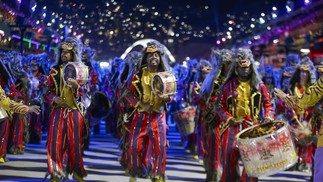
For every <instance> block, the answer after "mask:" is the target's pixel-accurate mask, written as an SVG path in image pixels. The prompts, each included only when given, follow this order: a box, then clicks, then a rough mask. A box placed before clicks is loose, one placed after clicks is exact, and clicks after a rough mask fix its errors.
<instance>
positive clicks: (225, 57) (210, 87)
mask: <svg viewBox="0 0 323 182" xmlns="http://www.w3.org/2000/svg"><path fill="white" fill-rule="evenodd" d="M232 55H233V53H232V51H230V50H227V49H223V50H219V51H215V50H213V51H212V55H211V61H212V65H213V70H212V71H211V72H210V73H209V74H208V75H207V77H206V78H205V80H204V82H203V84H202V86H201V91H200V93H201V97H202V98H203V100H204V101H205V105H206V108H204V109H205V114H204V115H203V120H204V125H205V128H206V130H207V148H206V154H205V159H204V167H205V170H206V180H205V181H208V182H213V181H214V182H215V181H219V180H220V178H221V174H222V166H221V160H220V153H221V152H220V150H221V140H220V124H221V121H220V118H219V116H217V113H216V111H217V107H216V106H215V103H216V102H217V99H218V95H219V92H220V88H221V86H222V83H223V82H224V80H225V78H226V75H227V73H228V71H229V69H230V66H231V63H232Z"/></svg>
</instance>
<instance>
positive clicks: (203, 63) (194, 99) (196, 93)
mask: <svg viewBox="0 0 323 182" xmlns="http://www.w3.org/2000/svg"><path fill="white" fill-rule="evenodd" d="M211 70H212V66H211V63H210V62H209V61H207V60H204V59H201V60H200V62H199V64H198V67H197V71H196V74H195V78H194V82H192V87H191V89H192V90H191V91H190V93H191V95H190V96H191V103H192V105H195V106H196V107H197V109H196V114H195V118H194V119H195V134H196V135H197V137H195V139H196V140H195V141H194V145H195V147H194V148H197V149H198V150H197V152H198V153H197V154H198V155H199V156H200V159H201V161H204V157H205V150H206V148H207V139H206V138H207V135H206V133H207V130H206V128H205V126H204V123H203V115H204V112H203V111H204V110H205V108H206V106H205V102H204V100H203V99H202V98H201V96H200V88H201V86H202V83H203V81H204V79H205V78H206V75H207V74H208V73H209V72H210V71H211Z"/></svg>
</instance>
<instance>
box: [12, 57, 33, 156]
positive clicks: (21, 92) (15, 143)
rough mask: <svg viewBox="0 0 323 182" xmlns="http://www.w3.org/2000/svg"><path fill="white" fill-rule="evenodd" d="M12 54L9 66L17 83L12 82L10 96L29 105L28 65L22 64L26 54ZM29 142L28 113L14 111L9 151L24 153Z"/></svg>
mask: <svg viewBox="0 0 323 182" xmlns="http://www.w3.org/2000/svg"><path fill="white" fill-rule="evenodd" d="M11 56H12V58H11V59H12V61H11V62H10V64H9V68H10V70H11V73H12V75H13V77H14V78H15V83H14V84H10V93H9V94H8V97H9V98H10V99H12V100H14V101H16V102H22V103H23V104H25V105H27V104H28V101H29V99H30V80H29V75H28V73H27V72H25V68H26V66H25V68H24V66H23V64H22V62H23V61H26V60H25V58H24V56H22V55H20V54H19V53H16V52H12V53H11ZM28 67H29V66H27V68H28ZM27 70H28V69H27ZM28 142H29V132H28V119H27V115H25V114H20V113H14V114H13V115H12V119H11V124H10V133H9V141H8V153H10V154H15V155H16V154H23V153H24V149H25V147H26V144H27V143H28Z"/></svg>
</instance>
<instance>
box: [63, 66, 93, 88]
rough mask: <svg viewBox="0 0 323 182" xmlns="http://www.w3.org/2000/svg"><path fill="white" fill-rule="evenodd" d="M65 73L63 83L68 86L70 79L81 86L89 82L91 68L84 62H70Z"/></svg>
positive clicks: (65, 68)
mask: <svg viewBox="0 0 323 182" xmlns="http://www.w3.org/2000/svg"><path fill="white" fill-rule="evenodd" d="M63 71H64V75H63V81H64V83H65V84H66V85H68V84H67V80H68V79H69V78H72V79H75V80H76V81H77V83H78V84H79V85H81V86H82V85H85V84H86V83H87V81H88V80H89V68H88V67H87V66H86V65H85V64H84V63H82V62H69V63H67V64H66V66H65V67H64V69H63Z"/></svg>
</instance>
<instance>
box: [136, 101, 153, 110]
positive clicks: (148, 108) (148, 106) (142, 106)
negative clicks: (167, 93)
mask: <svg viewBox="0 0 323 182" xmlns="http://www.w3.org/2000/svg"><path fill="white" fill-rule="evenodd" d="M139 106H140V107H141V108H142V109H143V110H144V111H146V112H151V111H153V107H152V106H151V105H150V104H143V103H140V104H139Z"/></svg>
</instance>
